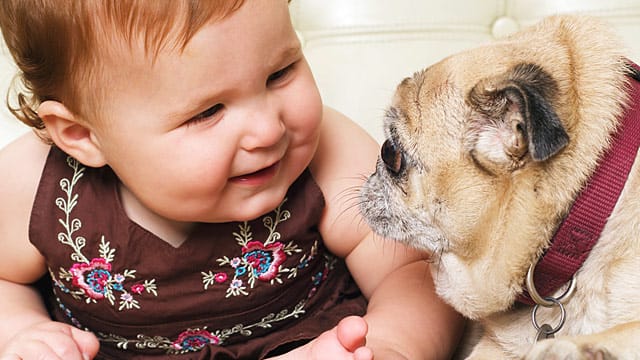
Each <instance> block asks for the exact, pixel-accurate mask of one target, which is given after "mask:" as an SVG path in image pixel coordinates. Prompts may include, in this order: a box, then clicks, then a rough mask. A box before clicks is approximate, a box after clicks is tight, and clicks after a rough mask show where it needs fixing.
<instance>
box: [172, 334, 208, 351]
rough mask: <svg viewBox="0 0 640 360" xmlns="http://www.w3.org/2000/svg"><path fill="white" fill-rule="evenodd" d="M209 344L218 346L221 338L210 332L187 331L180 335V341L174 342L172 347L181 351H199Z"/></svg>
mask: <svg viewBox="0 0 640 360" xmlns="http://www.w3.org/2000/svg"><path fill="white" fill-rule="evenodd" d="M207 344H213V345H218V344H220V338H219V337H217V336H215V335H213V334H212V333H210V332H208V331H207V330H205V329H203V330H191V329H189V330H187V331H184V332H182V333H181V334H180V335H178V340H176V341H174V342H173V343H172V344H171V346H172V347H173V348H174V349H176V350H181V351H185V352H186V351H198V350H200V349H202V348H203V347H205V345H207Z"/></svg>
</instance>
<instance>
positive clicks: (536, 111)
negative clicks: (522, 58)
mask: <svg viewBox="0 0 640 360" xmlns="http://www.w3.org/2000/svg"><path fill="white" fill-rule="evenodd" d="M556 93H557V85H556V83H555V81H554V80H553V78H552V77H551V76H549V75H548V74H547V73H546V72H545V71H544V70H543V69H542V68H541V67H539V66H537V65H533V64H520V65H517V66H515V67H514V68H513V69H512V70H510V71H508V72H507V73H505V74H503V75H501V76H497V77H493V78H488V79H483V80H481V81H480V82H478V83H477V84H476V85H475V86H474V87H473V88H472V89H471V91H470V92H469V95H468V96H467V99H466V100H467V103H468V104H469V105H470V107H471V111H472V116H471V119H470V122H469V129H470V130H471V132H470V133H471V134H472V138H473V139H472V140H471V142H472V143H471V144H470V145H471V151H472V155H473V156H474V157H476V160H478V158H477V157H480V158H482V159H481V160H482V161H480V162H481V163H485V162H486V161H490V162H495V163H496V164H495V165H498V166H499V167H505V166H506V167H507V168H509V169H513V168H517V167H519V166H520V164H522V163H523V159H524V157H525V155H527V154H529V156H530V158H531V159H532V160H534V161H544V160H547V159H548V158H550V157H551V156H553V155H554V154H556V153H557V152H558V151H560V150H561V149H562V148H564V147H565V146H566V145H567V144H568V142H569V136H568V135H567V132H566V131H565V129H564V127H563V126H562V123H561V122H560V119H559V118H558V115H557V114H556V112H555V110H554V108H553V105H552V99H553V98H554V97H555V94H556Z"/></svg>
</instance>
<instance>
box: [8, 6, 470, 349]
mask: <svg viewBox="0 0 640 360" xmlns="http://www.w3.org/2000/svg"><path fill="white" fill-rule="evenodd" d="M0 27H1V29H2V33H3V36H4V38H5V41H6V43H7V46H8V48H9V50H10V52H11V54H12V55H13V57H14V59H15V61H16V63H17V65H18V67H19V70H20V80H21V82H22V84H23V85H24V88H23V89H16V92H17V95H16V97H15V98H16V99H17V100H18V101H17V103H16V104H14V105H12V106H11V110H12V112H13V113H14V114H15V115H16V117H17V118H19V119H20V120H22V121H23V122H24V123H26V124H27V125H29V126H31V127H33V128H34V131H33V132H32V133H29V134H26V135H24V136H22V137H21V138H19V139H17V140H16V141H14V142H13V143H11V144H10V145H8V146H7V147H5V148H4V149H3V150H2V151H0V174H2V176H1V177H0V198H1V199H2V203H1V204H2V205H1V206H0V228H1V229H2V233H1V234H0V247H1V248H2V250H3V251H2V252H1V253H0V294H2V297H0V359H2V360H7V359H44V358H47V359H65V360H74V359H88V358H105V359H125V358H135V359H161V358H171V359H183V358H184V359H194V358H198V359H257V358H265V357H278V358H282V359H286V358H295V359H372V358H374V357H375V358H376V359H445V358H448V357H449V356H450V353H451V352H452V350H453V348H454V346H455V343H456V341H457V338H458V335H459V333H460V328H461V325H462V321H461V319H460V318H459V316H458V315H457V314H455V313H454V312H453V311H452V310H451V309H450V308H449V307H447V306H446V305H444V304H443V303H442V302H441V301H440V300H438V298H437V297H436V295H435V293H434V291H433V286H432V282H431V279H430V277H429V271H428V264H427V263H426V261H425V258H427V256H428V254H424V253H420V252H417V251H416V250H413V249H409V248H404V247H402V245H399V244H397V243H391V242H386V241H384V239H381V238H376V237H374V236H373V234H372V233H371V231H370V229H369V228H368V227H367V226H366V225H365V224H364V223H363V222H362V220H361V218H360V214H359V212H358V206H357V205H358V204H357V203H356V198H357V191H358V187H359V186H360V185H361V184H362V182H363V181H364V179H365V176H366V175H367V174H369V173H371V172H372V171H373V168H374V166H375V162H376V156H377V152H378V147H377V144H376V143H375V142H374V141H373V140H372V139H371V138H370V137H369V136H367V135H366V133H365V132H364V131H363V130H362V129H360V128H359V127H357V126H356V125H354V123H353V122H351V121H350V120H349V119H347V118H345V117H344V116H342V115H341V114H339V113H337V112H336V111H334V110H331V109H329V108H327V107H324V106H323V104H322V101H321V99H320V96H319V93H318V89H317V87H316V85H315V82H314V79H313V76H312V74H311V71H310V69H309V65H308V64H307V62H306V61H305V58H304V56H303V53H302V50H301V47H300V43H299V41H298V39H297V37H296V33H295V31H294V30H293V28H292V25H291V22H290V19H289V12H288V4H287V1H286V0H250V1H241V0H240V1H233V0H218V1H195V0H193V1H188V0H171V1H151V0H137V1H136V0H103V1H73V0H64V1H45V2H43V1H36V0H3V1H2V2H0ZM36 135H37V136H36ZM43 275H46V276H47V278H50V281H51V284H52V286H51V287H52V288H53V289H52V291H51V290H50V291H46V290H44V291H37V290H36V288H34V287H33V286H31V285H30V284H33V283H34V282H35V281H36V280H38V279H40V278H42V277H43ZM43 300H44V301H43Z"/></svg>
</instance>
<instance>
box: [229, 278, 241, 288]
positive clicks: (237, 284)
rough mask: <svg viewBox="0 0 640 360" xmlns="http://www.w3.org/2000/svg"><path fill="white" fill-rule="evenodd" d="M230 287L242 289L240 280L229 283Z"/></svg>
mask: <svg viewBox="0 0 640 360" xmlns="http://www.w3.org/2000/svg"><path fill="white" fill-rule="evenodd" d="M230 287H231V288H232V289H240V288H241V287H242V280H240V279H234V280H233V281H231V285H230Z"/></svg>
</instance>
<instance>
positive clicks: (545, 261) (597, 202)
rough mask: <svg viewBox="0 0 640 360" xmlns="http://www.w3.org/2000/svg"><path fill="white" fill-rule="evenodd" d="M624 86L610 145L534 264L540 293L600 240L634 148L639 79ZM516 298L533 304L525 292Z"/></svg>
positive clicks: (569, 273) (639, 142)
mask: <svg viewBox="0 0 640 360" xmlns="http://www.w3.org/2000/svg"><path fill="white" fill-rule="evenodd" d="M632 67H633V69H634V70H635V71H636V72H640V67H638V66H637V65H635V64H632ZM636 80H638V79H637V76H636ZM629 88H630V89H629V95H630V99H631V100H632V101H631V103H630V105H629V106H628V108H627V109H626V111H625V113H624V117H623V120H622V122H621V123H620V125H619V127H618V130H617V131H616V133H615V134H614V135H613V137H612V143H611V146H610V147H609V149H608V150H607V151H606V152H605V153H604V154H603V156H602V158H601V161H600V163H599V165H598V167H597V168H596V170H595V172H594V173H593V175H592V177H591V178H590V179H589V182H588V183H587V184H586V186H585V187H584V189H583V190H582V191H581V193H580V194H579V195H578V197H577V198H576V200H575V202H574V203H573V205H572V207H571V210H570V211H569V214H568V215H567V216H566V217H565V219H564V220H563V222H562V224H560V227H559V228H558V230H557V231H556V234H555V235H554V237H553V239H552V240H551V246H550V247H549V248H548V249H547V250H546V252H545V254H544V255H543V256H542V257H541V258H540V259H539V261H538V264H537V265H536V267H535V271H534V273H533V278H534V283H535V287H536V290H537V291H538V293H539V294H540V295H541V296H542V297H546V296H549V295H551V294H552V293H553V292H554V291H556V290H557V289H559V288H560V287H561V286H562V285H564V284H566V283H568V282H569V281H571V279H572V278H573V276H574V274H575V273H576V272H577V271H578V269H579V268H580V267H581V266H582V264H583V263H584V261H585V260H586V258H587V257H588V256H589V253H590V251H591V249H592V248H593V246H594V245H595V244H596V242H597V241H598V239H599V238H600V234H601V233H602V229H603V228H604V226H605V224H606V222H607V219H608V218H609V216H610V215H611V212H612V211H613V208H614V207H615V205H616V202H617V201H618V197H619V196H620V193H621V192H622V189H623V188H624V185H625V182H626V181H627V177H628V175H629V172H630V171H631V166H632V165H633V162H634V160H635V158H636V154H637V152H638V148H639V147H640V101H638V100H640V82H639V81H633V80H632V81H631V83H630V86H629ZM518 301H520V302H522V303H525V304H529V305H534V304H535V302H534V301H533V300H532V299H531V297H530V296H529V294H528V293H527V291H526V290H525V291H524V292H523V293H522V295H521V296H520V297H519V298H518Z"/></svg>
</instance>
